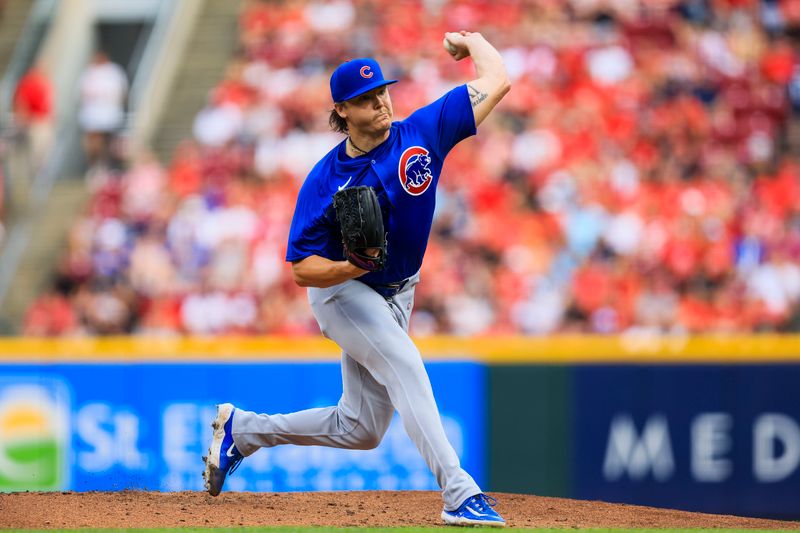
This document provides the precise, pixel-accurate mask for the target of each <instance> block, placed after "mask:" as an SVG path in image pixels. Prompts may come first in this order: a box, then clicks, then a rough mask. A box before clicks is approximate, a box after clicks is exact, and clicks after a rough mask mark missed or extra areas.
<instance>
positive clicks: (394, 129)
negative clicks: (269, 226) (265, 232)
mask: <svg viewBox="0 0 800 533" xmlns="http://www.w3.org/2000/svg"><path fill="white" fill-rule="evenodd" d="M474 134H475V117H474V115H473V112H472V105H471V104H470V100H469V94H468V93H467V86H466V85H462V86H460V87H456V88H455V89H453V90H451V91H450V92H448V93H447V94H445V95H444V96H442V97H441V98H440V99H438V100H437V101H435V102H433V103H432V104H430V105H427V106H425V107H423V108H420V109H418V110H417V111H415V112H414V114H412V115H411V116H410V117H408V118H407V119H406V120H403V121H400V122H394V123H392V126H391V129H390V131H389V138H388V139H387V140H386V141H384V142H383V143H381V144H380V145H378V146H376V147H375V148H374V149H373V150H371V151H370V152H369V153H367V154H365V155H361V156H359V157H355V158H351V157H350V156H348V155H347V153H346V152H345V142H346V140H345V141H342V142H341V143H340V144H339V145H337V146H336V147H335V148H334V149H333V150H331V151H330V152H328V154H327V155H326V156H325V157H324V158H322V160H320V161H319V163H317V164H316V166H314V168H313V169H312V170H311V172H310V173H309V175H308V177H307V178H306V180H305V182H304V183H303V186H302V188H301V189H300V195H299V196H298V198H297V206H296V208H295V212H294V218H293V219H292V227H291V230H290V231H289V247H288V250H287V252H286V260H287V261H299V260H301V259H304V258H306V257H309V256H311V255H319V256H322V257H326V258H328V259H331V260H333V261H341V260H343V259H344V254H343V250H342V234H341V231H340V229H339V223H338V221H337V220H336V214H335V212H334V209H333V195H334V194H335V193H336V191H337V190H339V189H343V188H345V187H351V186H353V185H368V186H370V187H373V188H374V189H375V192H376V193H377V195H378V200H379V201H380V203H381V208H382V210H383V217H384V218H383V220H384V228H385V230H386V233H387V239H386V242H387V262H386V268H385V269H384V270H382V271H381V272H370V273H368V274H364V275H363V276H361V277H360V278H358V279H359V280H360V281H363V282H365V283H367V284H370V285H385V284H389V283H395V282H398V281H402V280H404V279H406V278H408V277H410V276H412V275H414V274H416V273H417V272H418V271H419V269H420V267H421V266H422V258H423V256H424V255H425V249H426V248H427V246H428V236H429V235H430V231H431V224H432V223H433V211H434V208H435V207H436V186H437V185H438V183H439V175H440V174H441V172H442V164H443V163H444V158H445V157H446V156H447V154H448V153H449V152H450V150H451V149H452V148H453V146H455V145H456V143H458V142H459V141H461V140H462V139H465V138H466V137H469V136H470V135H474Z"/></svg>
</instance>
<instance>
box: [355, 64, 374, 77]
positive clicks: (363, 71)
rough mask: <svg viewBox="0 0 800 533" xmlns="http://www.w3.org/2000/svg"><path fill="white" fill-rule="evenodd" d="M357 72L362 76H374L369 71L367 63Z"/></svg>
mask: <svg viewBox="0 0 800 533" xmlns="http://www.w3.org/2000/svg"><path fill="white" fill-rule="evenodd" d="M358 73H359V74H361V77H362V78H371V77H372V76H374V74H373V73H372V72H370V66H369V65H364V66H363V67H361V70H359V71H358Z"/></svg>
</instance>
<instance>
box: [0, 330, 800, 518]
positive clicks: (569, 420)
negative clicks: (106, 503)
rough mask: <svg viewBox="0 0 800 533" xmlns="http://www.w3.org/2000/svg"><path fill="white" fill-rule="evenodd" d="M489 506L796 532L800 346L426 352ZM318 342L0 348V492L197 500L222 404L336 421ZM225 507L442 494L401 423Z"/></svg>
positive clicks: (723, 342) (296, 456) (330, 359)
mask: <svg viewBox="0 0 800 533" xmlns="http://www.w3.org/2000/svg"><path fill="white" fill-rule="evenodd" d="M419 345H420V348H421V349H422V351H423V353H424V354H425V356H426V361H427V363H426V365H427V367H428V370H429V373H430V376H431V381H432V383H433V387H434V391H435V393H436V395H437V401H438V403H439V408H440V410H441V412H442V414H443V419H444V422H445V428H446V431H447V433H448V435H449V437H450V439H451V441H452V442H453V443H454V445H455V447H456V449H457V451H458V453H459V455H460V457H461V458H462V462H463V463H464V465H465V467H466V468H467V469H468V470H469V471H470V472H471V473H472V474H473V476H475V477H476V479H477V480H478V481H479V483H481V484H482V485H483V486H484V487H487V488H488V489H489V490H494V491H503V492H525V493H535V494H542V495H555V496H567V497H576V498H582V499H600V500H606V501H617V502H628V503H640V504H648V505H656V506H664V507H674V508H681V509H689V510H698V511H709V512H720V513H730V514H739V515H753V516H772V517H782V518H800V508H799V506H798V505H797V504H796V499H797V498H796V497H797V495H798V494H800V387H798V383H800V355H799V354H800V337H772V336H760V337H737V338H725V339H722V338H713V337H698V338H691V339H668V340H654V339H649V340H643V339H630V338H611V337H602V338H587V337H565V338H557V339H523V338H500V339H497V338H493V339H454V338H431V339H424V340H420V341H419ZM340 394H341V378H340V374H339V365H338V350H337V348H336V347H335V345H333V344H332V343H330V342H328V341H325V340H322V339H319V340H318V339H277V338H261V339H253V338H247V339H177V340H155V339H151V340H148V339H131V338H127V339H99V340H97V339H95V340H92V339H83V340H70V341H61V342H58V341H42V340H33V339H17V340H5V341H0V490H63V489H71V490H117V489H149V490H201V489H202V480H201V478H200V472H201V471H202V461H201V459H200V457H201V455H202V454H203V453H204V451H205V450H204V448H205V446H206V445H207V442H208V440H209V439H210V428H209V427H208V423H209V421H210V419H211V418H212V416H213V412H214V404H215V403H219V402H223V401H231V402H233V403H235V404H236V405H239V406H243V407H245V408H248V409H252V410H256V411H265V412H289V411H294V410H298V409H303V408H311V407H322V406H328V405H333V404H335V403H336V401H337V400H338V397H339V395H340ZM229 487H230V488H231V489H232V490H260V491H286V490H348V489H349V490H359V489H435V488H436V485H435V481H434V480H433V478H432V476H431V475H430V473H429V472H428V471H427V468H426V467H425V465H424V463H423V462H422V460H421V458H420V457H419V454H418V453H417V452H416V449H415V448H414V447H413V445H412V444H411V442H410V441H409V440H408V438H407V437H406V436H405V433H404V431H403V429H402V425H401V423H400V421H399V420H398V419H397V418H396V419H395V420H394V421H393V423H392V425H391V427H390V429H389V431H388V433H387V436H386V438H385V439H384V442H383V443H382V444H381V445H380V446H379V447H378V448H377V449H375V450H369V451H346V450H333V449H326V448H317V447H308V448H303V447H290V446H287V447H278V448H275V449H273V450H269V451H261V452H259V453H257V454H256V455H254V456H253V457H251V458H248V460H247V461H245V462H244V463H243V464H242V468H241V469H240V470H239V471H238V472H237V473H236V475H234V476H232V477H231V478H230V480H229Z"/></svg>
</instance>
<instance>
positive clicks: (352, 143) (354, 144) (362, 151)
mask: <svg viewBox="0 0 800 533" xmlns="http://www.w3.org/2000/svg"><path fill="white" fill-rule="evenodd" d="M347 140H348V141H350V146H352V147H353V148H355V149H356V150H358V151H359V152H361V153H362V154H366V153H367V151H366V150H362V149H361V148H359V147H358V146H356V143H354V142H353V138H352V137H349V136H348V137H347Z"/></svg>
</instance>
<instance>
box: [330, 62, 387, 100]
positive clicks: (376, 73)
mask: <svg viewBox="0 0 800 533" xmlns="http://www.w3.org/2000/svg"><path fill="white" fill-rule="evenodd" d="M391 83H397V80H385V79H383V72H381V66H380V65H379V64H378V62H377V61H375V60H374V59H372V58H370V57H360V58H358V59H351V60H350V61H346V62H344V63H342V64H341V65H339V66H338V67H336V70H334V71H333V74H331V96H332V97H333V101H334V102H344V101H345V100H350V99H351V98H355V97H356V96H358V95H359V94H364V93H365V92H367V91H371V90H372V89H375V88H376V87H381V86H383V85H389V84H391Z"/></svg>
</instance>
